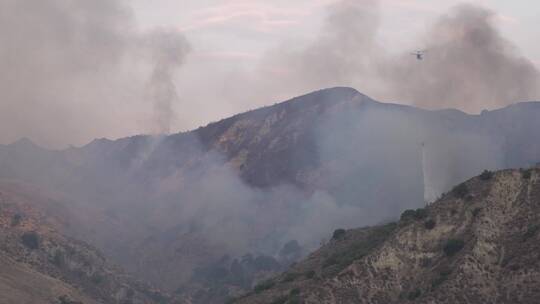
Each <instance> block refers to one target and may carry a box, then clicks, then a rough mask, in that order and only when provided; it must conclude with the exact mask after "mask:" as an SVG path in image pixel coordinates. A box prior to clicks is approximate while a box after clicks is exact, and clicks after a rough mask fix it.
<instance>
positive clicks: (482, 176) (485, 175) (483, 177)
mask: <svg viewBox="0 0 540 304" xmlns="http://www.w3.org/2000/svg"><path fill="white" fill-rule="evenodd" d="M479 177H480V180H483V181H487V180H490V179H491V178H492V177H493V172H491V171H489V170H484V172H482V174H480V176H479Z"/></svg>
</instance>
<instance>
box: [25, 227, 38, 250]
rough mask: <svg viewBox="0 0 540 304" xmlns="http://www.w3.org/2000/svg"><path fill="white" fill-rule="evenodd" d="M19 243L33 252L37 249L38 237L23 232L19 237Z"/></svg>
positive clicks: (32, 233) (32, 232) (35, 234)
mask: <svg viewBox="0 0 540 304" xmlns="http://www.w3.org/2000/svg"><path fill="white" fill-rule="evenodd" d="M21 241H22V243H23V245H24V246H26V247H27V248H28V249H31V250H35V249H38V248H39V236H38V234H37V233H36V232H34V231H30V232H25V233H24V234H23V235H22V236H21Z"/></svg>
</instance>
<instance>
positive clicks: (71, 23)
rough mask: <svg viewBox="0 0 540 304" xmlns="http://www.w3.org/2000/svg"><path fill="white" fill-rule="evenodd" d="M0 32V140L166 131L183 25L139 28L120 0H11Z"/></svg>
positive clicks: (74, 140) (61, 140)
mask: <svg viewBox="0 0 540 304" xmlns="http://www.w3.org/2000/svg"><path fill="white" fill-rule="evenodd" d="M0 37H1V38H0V45H1V46H0V66H1V67H2V74H1V75H0V92H1V93H0V94H1V103H0V121H2V128H0V141H2V142H10V141H14V140H16V139H18V137H20V136H27V137H30V138H32V139H33V140H36V141H37V142H39V143H41V144H43V145H47V146H52V147H58V146H63V145H65V144H66V143H71V144H82V143H86V142H88V141H90V140H91V139H92V138H95V137H97V136H100V135H101V136H104V135H105V136H108V137H120V136H125V135H127V134H136V133H147V132H150V131H153V130H157V131H167V129H168V125H169V124H170V121H171V120H172V119H173V114H171V113H173V111H172V108H173V107H172V104H173V103H174V101H175V100H174V98H175V96H176V92H175V91H174V86H173V85H172V84H171V77H172V76H173V74H174V73H175V71H176V70H177V69H178V67H179V66H180V65H181V64H182V62H183V58H184V56H185V55H186V53H187V51H188V49H189V48H188V45H187V42H186V40H185V38H184V37H183V36H182V34H181V33H179V32H178V31H173V30H168V31H165V30H156V31H151V32H150V33H147V32H145V31H142V30H140V29H139V28H138V27H137V24H136V22H135V19H134V17H133V15H132V13H131V11H130V9H129V8H128V7H127V6H125V5H124V2H123V1H120V0H112V1H110V0H96V1H83V0H44V1H31V0H6V1H2V2H1V3H0ZM147 84H149V85H147ZM146 90H150V91H151V93H150V94H148V92H146ZM149 95H150V96H151V97H152V98H153V101H152V103H149V102H148V100H147V97H148V96H149ZM153 112H154V113H156V115H155V117H153V118H152V117H151V115H149V114H148V113H153Z"/></svg>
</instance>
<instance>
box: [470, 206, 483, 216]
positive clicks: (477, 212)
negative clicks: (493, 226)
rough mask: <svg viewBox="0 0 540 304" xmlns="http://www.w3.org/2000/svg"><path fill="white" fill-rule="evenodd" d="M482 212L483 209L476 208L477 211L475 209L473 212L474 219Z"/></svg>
mask: <svg viewBox="0 0 540 304" xmlns="http://www.w3.org/2000/svg"><path fill="white" fill-rule="evenodd" d="M481 211H482V208H476V209H474V210H473V211H472V215H473V216H474V217H477V216H478V215H479V214H480V212H481Z"/></svg>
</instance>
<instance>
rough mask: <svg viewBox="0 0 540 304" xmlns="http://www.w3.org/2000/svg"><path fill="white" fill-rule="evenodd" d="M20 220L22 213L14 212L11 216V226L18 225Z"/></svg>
mask: <svg viewBox="0 0 540 304" xmlns="http://www.w3.org/2000/svg"><path fill="white" fill-rule="evenodd" d="M21 221H22V215H20V214H18V213H16V214H14V215H13V217H12V218H11V227H15V226H18V225H19V224H20V223H21Z"/></svg>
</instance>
